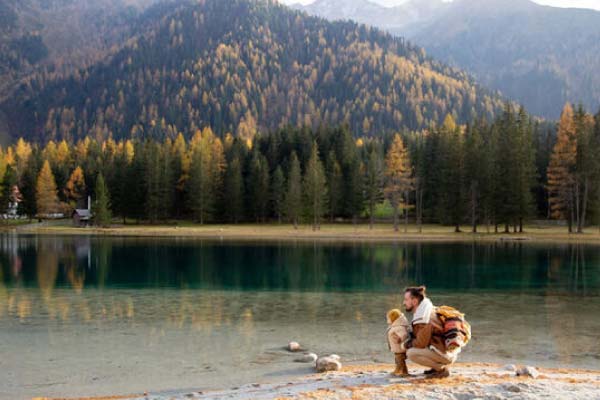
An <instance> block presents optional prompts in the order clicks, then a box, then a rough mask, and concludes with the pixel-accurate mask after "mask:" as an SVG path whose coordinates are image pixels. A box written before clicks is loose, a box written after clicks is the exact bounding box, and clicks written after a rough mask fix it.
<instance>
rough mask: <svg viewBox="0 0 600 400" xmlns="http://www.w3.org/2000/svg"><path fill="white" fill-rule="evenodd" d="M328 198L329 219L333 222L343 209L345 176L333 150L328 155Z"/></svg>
mask: <svg viewBox="0 0 600 400" xmlns="http://www.w3.org/2000/svg"><path fill="white" fill-rule="evenodd" d="M326 173H327V188H328V189H329V190H328V191H327V194H328V195H329V198H328V199H327V204H328V212H329V220H330V221H331V222H333V219H334V217H335V216H336V215H340V214H341V212H342V210H341V208H342V199H343V196H344V193H343V190H344V176H343V174H342V167H341V166H340V164H339V163H338V161H337V159H336V157H335V152H334V151H333V150H332V151H330V152H329V156H328V157H327V168H326Z"/></svg>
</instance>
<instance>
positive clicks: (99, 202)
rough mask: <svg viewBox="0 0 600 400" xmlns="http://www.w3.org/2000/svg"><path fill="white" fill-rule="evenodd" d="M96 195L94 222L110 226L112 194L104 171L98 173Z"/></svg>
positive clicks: (93, 209) (93, 208) (93, 210)
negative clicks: (105, 180) (103, 174)
mask: <svg viewBox="0 0 600 400" xmlns="http://www.w3.org/2000/svg"><path fill="white" fill-rule="evenodd" d="M95 195H96V200H95V201H94V204H93V206H92V214H93V217H94V223H95V224H96V225H97V226H102V227H106V226H109V225H110V221H111V218H112V215H111V211H110V195H109V193H108V188H107V187H106V183H105V182H104V176H102V173H100V174H98V177H97V178H96V190H95Z"/></svg>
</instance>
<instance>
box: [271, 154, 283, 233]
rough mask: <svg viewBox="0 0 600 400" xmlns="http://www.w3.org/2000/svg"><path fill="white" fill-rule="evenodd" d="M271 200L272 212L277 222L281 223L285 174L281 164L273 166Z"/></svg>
mask: <svg viewBox="0 0 600 400" xmlns="http://www.w3.org/2000/svg"><path fill="white" fill-rule="evenodd" d="M271 202H272V204H273V212H274V213H275V217H276V218H277V222H278V223H281V219H282V217H283V215H284V213H285V176H284V175H283V170H282V169H281V166H279V165H278V166H277V168H275V172H273V178H272V182H271Z"/></svg>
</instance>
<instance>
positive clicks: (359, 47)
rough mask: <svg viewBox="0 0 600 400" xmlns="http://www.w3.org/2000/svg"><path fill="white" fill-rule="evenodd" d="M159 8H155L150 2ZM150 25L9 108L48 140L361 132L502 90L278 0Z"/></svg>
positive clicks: (183, 12)
mask: <svg viewBox="0 0 600 400" xmlns="http://www.w3.org/2000/svg"><path fill="white" fill-rule="evenodd" d="M148 12H149V13H151V12H152V8H151V9H150V10H149V11H148ZM155 14H156V15H154V16H152V17H149V19H148V20H147V21H144V23H142V24H140V25H141V26H143V27H144V29H145V30H146V34H144V35H140V36H139V37H138V38H135V39H132V40H130V42H129V43H128V44H127V46H125V47H123V48H122V49H120V50H118V51H116V52H115V53H114V54H112V55H111V56H110V58H108V59H106V60H105V61H103V62H100V63H96V64H94V65H93V66H91V67H89V68H85V69H82V70H81V71H78V72H77V73H76V74H74V75H73V76H71V77H69V78H68V79H57V80H50V81H44V80H43V79H41V77H32V78H31V80H30V81H29V82H27V84H26V85H23V87H22V90H21V91H20V92H19V94H18V96H17V97H16V98H15V99H12V101H9V102H5V103H3V104H2V106H1V107H0V108H1V109H3V110H4V111H5V113H6V114H7V115H11V116H13V118H12V119H11V121H10V122H11V129H12V130H13V131H14V132H26V133H27V134H28V135H29V136H30V137H35V138H38V139H40V140H50V139H54V140H58V139H65V138H66V139H74V138H81V137H84V136H87V135H90V136H92V137H95V138H98V139H106V138H108V137H115V138H120V137H129V136H138V137H140V136H141V137H144V136H152V137H159V138H164V137H173V136H174V135H176V134H177V133H178V132H184V133H186V135H188V136H191V135H192V134H193V133H194V132H195V131H196V130H197V129H199V128H201V127H203V126H211V127H212V128H213V129H214V130H215V131H216V132H217V133H219V134H225V133H228V132H230V133H234V134H237V135H239V136H242V137H249V138H250V137H253V136H254V135H255V134H256V133H257V132H259V131H260V132H268V131H273V130H276V129H279V128H281V127H283V126H286V125H294V126H308V127H313V128H316V127H318V126H320V125H340V124H347V125H348V126H349V127H350V128H351V129H352V130H353V131H354V132H355V133H356V134H364V135H376V134H380V133H385V132H392V131H400V130H415V129H424V128H426V127H428V126H430V125H431V124H439V123H441V122H442V120H443V118H444V117H445V116H446V115H447V114H452V115H453V116H454V117H455V118H456V119H457V120H458V121H459V122H461V123H464V122H466V121H468V120H469V119H470V118H471V116H472V115H474V114H477V115H486V116H488V117H490V118H491V117H493V115H494V114H495V113H497V112H498V111H499V110H500V109H501V108H502V103H503V102H504V100H503V99H502V98H500V97H499V96H498V95H496V94H494V93H492V92H489V91H487V90H486V89H485V88H482V87H480V86H479V85H478V84H476V83H475V82H474V81H473V80H472V79H471V78H470V77H469V76H468V75H467V74H465V73H464V72H462V71H459V70H457V69H453V68H450V67H448V66H446V65H444V64H442V63H439V62H437V61H435V60H433V59H431V58H428V57H426V56H425V54H424V53H423V52H422V50H421V49H420V48H417V47H414V46H412V45H410V44H409V43H407V42H405V41H404V40H403V39H401V38H394V37H392V36H390V35H389V34H386V33H384V32H382V31H379V30H377V29H372V28H369V27H366V26H364V25H357V24H356V23H353V22H336V23H330V22H327V21H325V20H323V19H320V18H314V17H309V16H306V15H305V14H303V13H300V12H297V11H292V10H290V9H289V8H287V7H284V6H281V5H279V4H278V3H276V2H274V1H260V0H256V1H243V0H232V1H230V2H227V3H221V2H218V1H216V0H205V1H202V2H199V3H197V4H194V3H187V2H185V3H181V4H178V5H177V7H176V9H175V10H174V11H172V12H169V13H165V12H156V13H155Z"/></svg>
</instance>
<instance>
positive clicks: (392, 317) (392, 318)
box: [386, 308, 402, 324]
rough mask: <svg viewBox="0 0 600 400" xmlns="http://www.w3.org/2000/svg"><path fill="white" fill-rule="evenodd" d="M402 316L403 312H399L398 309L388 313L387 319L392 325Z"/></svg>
mask: <svg viewBox="0 0 600 400" xmlns="http://www.w3.org/2000/svg"><path fill="white" fill-rule="evenodd" d="M401 314H402V312H401V311H400V310H398V309H397V308H394V309H391V310H390V311H388V312H387V314H386V318H387V320H388V321H389V323H390V324H391V323H392V322H394V321H395V320H397V319H398V318H400V315H401Z"/></svg>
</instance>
